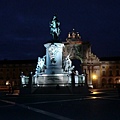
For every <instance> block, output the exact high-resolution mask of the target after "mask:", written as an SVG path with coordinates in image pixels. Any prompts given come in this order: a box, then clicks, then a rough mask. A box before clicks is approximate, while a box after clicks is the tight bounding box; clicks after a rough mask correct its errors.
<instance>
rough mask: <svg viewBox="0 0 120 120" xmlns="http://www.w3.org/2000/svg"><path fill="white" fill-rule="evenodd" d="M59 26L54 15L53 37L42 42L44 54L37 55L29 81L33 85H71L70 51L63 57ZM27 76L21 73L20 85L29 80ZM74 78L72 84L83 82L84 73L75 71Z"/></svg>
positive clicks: (52, 22) (51, 24)
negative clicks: (34, 68) (41, 55)
mask: <svg viewBox="0 0 120 120" xmlns="http://www.w3.org/2000/svg"><path fill="white" fill-rule="evenodd" d="M59 26H60V22H59V21H58V19H57V17H56V16H54V17H53V19H52V21H51V23H50V34H52V36H53V38H52V40H51V41H50V42H48V43H46V44H44V47H45V48H46V55H44V56H43V57H38V62H37V66H36V71H35V74H33V75H32V79H31V80H32V81H31V82H30V83H31V84H32V86H34V87H54V86H62V87H65V86H71V85H72V81H73V80H72V78H73V71H74V65H72V61H71V59H70V54H71V53H69V54H68V55H67V56H64V57H63V47H65V46H64V44H63V43H62V42H61V41H60V39H59V35H60V28H59ZM74 73H75V71H74ZM71 75H72V77H71ZM28 78H29V77H28V76H24V75H21V81H22V86H24V85H25V83H26V82H25V81H26V80H27V81H29V80H28ZM74 80H75V81H74V83H75V85H74V86H78V85H79V84H81V83H85V75H84V74H82V75H79V74H78V72H77V71H76V73H75V74H74ZM25 86H26V85H25Z"/></svg>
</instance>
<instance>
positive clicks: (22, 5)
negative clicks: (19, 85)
mask: <svg viewBox="0 0 120 120" xmlns="http://www.w3.org/2000/svg"><path fill="white" fill-rule="evenodd" d="M54 15H57V17H58V20H59V21H60V23H61V25H60V29H61V34H60V39H61V41H65V39H66V38H67V35H68V32H70V31H72V29H73V28H74V29H75V30H76V31H77V32H79V33H80V35H81V37H82V40H83V41H89V42H90V43H91V44H92V52H93V53H94V54H96V55H97V56H98V57H105V56H109V57H110V56H120V0H0V60H3V59H9V60H10V59H37V57H38V56H40V57H42V56H43V55H45V48H44V45H43V44H44V43H46V42H47V41H49V40H51V39H52V36H51V35H50V28H49V22H50V21H51V19H52V18H53V16H54Z"/></svg>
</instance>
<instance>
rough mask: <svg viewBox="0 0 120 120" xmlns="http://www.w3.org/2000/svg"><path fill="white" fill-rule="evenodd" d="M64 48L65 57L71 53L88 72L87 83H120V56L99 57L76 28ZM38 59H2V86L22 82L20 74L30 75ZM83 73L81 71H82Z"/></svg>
mask: <svg viewBox="0 0 120 120" xmlns="http://www.w3.org/2000/svg"><path fill="white" fill-rule="evenodd" d="M63 44H64V45H65V47H64V49H63V58H64V57H65V56H67V55H68V54H69V55H70V59H71V60H74V59H76V60H78V61H79V64H77V66H78V67H79V68H80V69H81V71H82V72H86V74H87V84H88V86H89V87H94V88H106V87H107V88H108V87H115V85H116V84H119V83H120V57H116V58H115V57H112V58H108V57H106V58H98V57H97V56H96V55H95V54H93V53H92V51H91V44H90V43H89V42H85V41H83V40H82V39H81V36H80V34H79V33H78V32H76V31H75V30H74V29H73V31H72V32H70V33H68V37H67V39H66V42H63ZM36 65H37V59H36V60H1V61H0V86H5V85H6V82H10V83H11V84H13V85H15V86H19V84H20V74H21V72H23V73H24V75H26V76H28V75H29V73H30V72H31V71H35V69H36ZM80 74H81V73H80Z"/></svg>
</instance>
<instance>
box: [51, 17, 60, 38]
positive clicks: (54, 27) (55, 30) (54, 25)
mask: <svg viewBox="0 0 120 120" xmlns="http://www.w3.org/2000/svg"><path fill="white" fill-rule="evenodd" d="M59 26H60V22H59V21H58V19H57V17H56V16H53V19H52V21H51V23H50V34H52V36H53V39H54V40H57V39H58V37H59V35H60V28H59Z"/></svg>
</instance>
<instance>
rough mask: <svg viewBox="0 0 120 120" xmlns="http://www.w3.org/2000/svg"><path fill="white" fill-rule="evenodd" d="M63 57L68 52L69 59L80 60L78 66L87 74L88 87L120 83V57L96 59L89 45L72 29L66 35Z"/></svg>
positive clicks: (113, 85) (111, 85)
mask: <svg viewBox="0 0 120 120" xmlns="http://www.w3.org/2000/svg"><path fill="white" fill-rule="evenodd" d="M64 44H65V49H64V55H66V54H68V53H69V52H70V54H71V59H77V60H80V62H81V63H79V64H78V66H79V67H80V68H81V71H82V72H85V73H86V74H87V84H88V86H89V87H94V88H101V87H115V85H116V84H119V83H120V57H116V58H115V57H112V58H107V57H106V59H105V58H98V57H97V56H96V55H95V54H93V53H92V51H91V44H90V43H89V42H84V41H82V39H81V36H80V34H79V33H78V32H76V31H75V30H74V29H73V31H72V32H70V33H68V38H67V39H66V42H64Z"/></svg>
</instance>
